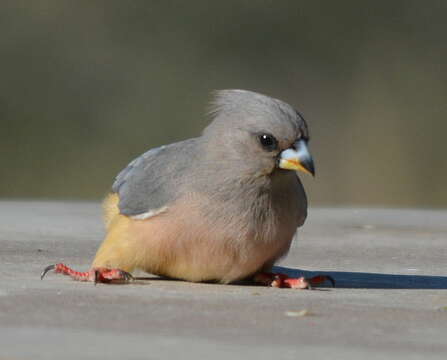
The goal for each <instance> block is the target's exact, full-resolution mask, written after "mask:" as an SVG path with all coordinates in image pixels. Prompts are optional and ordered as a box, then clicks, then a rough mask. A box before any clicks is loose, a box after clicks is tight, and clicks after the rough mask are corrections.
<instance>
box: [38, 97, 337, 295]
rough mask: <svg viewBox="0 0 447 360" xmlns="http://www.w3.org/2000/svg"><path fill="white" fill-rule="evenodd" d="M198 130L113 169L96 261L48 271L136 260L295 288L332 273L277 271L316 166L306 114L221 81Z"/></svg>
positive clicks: (132, 264)
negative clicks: (305, 181)
mask: <svg viewBox="0 0 447 360" xmlns="http://www.w3.org/2000/svg"><path fill="white" fill-rule="evenodd" d="M208 115H209V117H210V118H211V121H210V122H209V124H208V126H206V127H205V129H204V130H203V132H202V133H201V134H200V135H199V136H197V137H194V138H190V139H187V140H183V141H179V142H175V143H172V144H169V145H164V146H161V147H158V148H154V149H151V150H149V151H147V152H145V153H144V154H142V155H140V156H139V157H137V158H136V159H134V160H133V161H131V162H130V163H129V164H128V165H127V167H125V168H124V169H123V170H122V171H121V172H120V173H119V174H118V175H117V176H116V178H115V181H114V183H113V185H112V188H111V191H110V193H109V194H108V195H107V197H106V199H105V200H104V202H103V208H104V219H105V226H106V236H105V239H104V241H103V242H102V244H101V245H100V247H99V249H98V251H97V253H96V256H95V258H94V260H93V262H92V265H91V268H90V270H89V271H86V272H78V271H75V270H73V269H71V268H70V267H68V266H67V265H65V264H62V263H59V264H54V265H50V266H48V267H46V268H45V269H44V271H43V272H42V274H41V278H42V279H43V277H44V276H45V275H46V274H47V272H49V271H54V272H56V273H62V274H65V275H69V276H70V277H72V278H73V279H75V280H80V281H93V282H95V284H96V283H98V282H100V283H108V282H120V281H122V282H126V281H130V280H133V279H134V278H133V276H132V272H134V271H135V270H136V269H139V270H142V271H145V272H147V273H151V274H155V275H160V276H163V277H169V278H174V279H180V280H186V281H191V282H216V283H222V284H228V283H234V282H237V281H241V280H245V279H252V280H254V281H255V282H258V283H261V284H264V285H269V286H274V287H289V288H297V289H305V288H311V287H312V285H315V284H318V283H322V282H324V281H326V280H329V281H331V282H332V283H333V279H332V278H331V277H330V276H325V275H318V276H315V277H313V278H304V277H299V278H291V277H289V276H287V275H285V274H278V273H274V272H272V267H273V265H274V264H275V263H276V262H277V261H278V260H279V259H281V258H283V257H284V256H286V254H287V253H288V251H289V249H290V246H291V243H292V240H293V238H294V236H295V233H296V232H297V229H298V228H299V227H301V226H302V225H303V224H304V222H305V220H306V217H307V207H308V203H307V197H306V193H305V191H304V188H303V185H302V183H301V181H300V178H299V177H298V172H302V173H307V174H311V175H314V174H315V169H314V162H313V159H312V156H311V154H310V152H309V147H308V143H309V130H308V125H307V123H306V121H305V120H304V118H303V116H302V114H301V113H300V112H298V111H297V110H296V109H295V108H294V107H292V106H291V105H289V104H287V103H286V102H283V101H281V100H279V99H276V98H272V97H270V96H267V95H264V94H260V93H257V92H253V91H248V90H238V89H229V90H218V91H215V93H214V96H213V100H212V101H211V106H210V111H209V114H208Z"/></svg>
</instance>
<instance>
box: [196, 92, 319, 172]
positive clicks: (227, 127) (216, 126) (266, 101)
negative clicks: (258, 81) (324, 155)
mask: <svg viewBox="0 0 447 360" xmlns="http://www.w3.org/2000/svg"><path fill="white" fill-rule="evenodd" d="M211 115H212V116H213V121H212V122H211V124H210V125H209V126H208V127H207V128H206V129H205V130H204V135H203V136H204V138H205V139H207V140H208V141H207V144H208V145H209V146H210V147H212V149H209V151H211V152H213V153H214V156H215V157H217V158H218V159H219V161H222V165H223V166H224V165H225V162H226V161H236V162H238V163H240V164H241V166H242V167H243V168H244V169H249V171H250V173H255V174H258V175H269V174H272V173H273V172H275V171H283V170H295V171H302V172H305V173H308V174H312V175H314V174H315V169H314V164H313V160H312V156H311V155H310V152H309V149H308V142H309V131H308V128H307V124H306V122H305V120H304V119H303V117H302V116H301V114H300V113H299V112H298V111H296V110H295V109H294V108H293V107H291V106H290V105H288V104H286V103H285V102H283V101H280V100H277V99H274V98H271V97H268V96H265V95H262V94H258V93H255V92H251V91H246V90H221V91H218V92H216V97H215V99H214V101H213V107H212V111H211Z"/></svg>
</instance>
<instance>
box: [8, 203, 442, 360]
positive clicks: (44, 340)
mask: <svg viewBox="0 0 447 360" xmlns="http://www.w3.org/2000/svg"><path fill="white" fill-rule="evenodd" d="M102 236H103V228H102V224H101V218H100V206H99V204H94V203H73V202H25V201H23V202H21V201H17V202H10V201H3V202H0V245H1V247H0V274H1V276H0V359H1V360H15V359H33V360H35V359H54V358H62V359H106V358H107V359H170V358H174V357H175V356H178V357H179V358H186V359H190V358H191V359H192V358H199V359H202V358H203V359H229V358H231V359H233V358H240V359H272V358H273V359H298V358H305V357H306V358H310V359H359V358H362V359H363V360H369V359H421V358H424V359H446V358H447V291H446V290H447V276H446V274H447V261H446V260H447V211H428V210H421V211H419V210H383V209H374V210H366V209H311V211H310V213H309V218H308V221H307V223H306V225H305V227H304V229H303V230H302V231H301V232H300V234H299V240H298V241H296V242H295V243H294V245H293V248H292V250H291V252H290V254H289V256H288V257H287V258H286V259H285V260H284V261H283V262H282V264H281V266H284V267H287V269H286V270H285V271H289V272H291V273H295V274H299V273H303V272H305V270H306V271H315V272H323V273H329V274H331V275H332V276H333V277H334V278H335V279H336V281H337V288H335V289H330V288H324V289H320V290H314V291H309V290H305V291H300V290H290V289H274V288H264V287H259V286H252V285H214V284H192V283H186V282H180V281H172V280H171V281H170V280H159V279H156V278H150V279H149V280H140V281H138V282H136V283H133V284H128V285H103V284H100V285H98V286H96V287H95V286H93V284H91V283H80V282H74V281H71V280H70V279H69V278H67V277H64V276H61V275H56V274H53V273H50V274H48V276H47V278H45V279H44V280H43V281H40V279H39V274H40V272H41V271H42V269H43V268H44V267H45V266H46V265H48V264H52V263H55V262H59V261H63V262H65V263H67V264H69V265H72V266H73V267H75V268H78V269H81V270H84V269H87V268H88V265H89V262H90V261H91V259H92V257H93V255H94V253H95V250H96V248H97V246H98V244H99V243H100V241H101V239H102ZM298 269H301V270H298ZM283 270H284V269H283ZM303 310H306V311H307V312H308V313H307V315H305V316H289V315H300V314H301V313H300V312H301V311H303ZM288 312H289V313H288ZM290 312H291V313H290ZM301 315H302V314H301ZM300 355H301V357H300Z"/></svg>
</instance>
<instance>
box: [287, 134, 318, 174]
mask: <svg viewBox="0 0 447 360" xmlns="http://www.w3.org/2000/svg"><path fill="white" fill-rule="evenodd" d="M278 167H280V168H281V169H286V170H295V171H303V172H305V173H308V174H311V175H312V176H314V175H315V168H314V161H313V159H312V156H311V155H310V152H309V149H308V147H307V141H306V140H298V141H296V142H295V143H294V144H293V146H292V147H291V148H289V149H286V150H284V151H282V152H281V153H280V154H279V163H278Z"/></svg>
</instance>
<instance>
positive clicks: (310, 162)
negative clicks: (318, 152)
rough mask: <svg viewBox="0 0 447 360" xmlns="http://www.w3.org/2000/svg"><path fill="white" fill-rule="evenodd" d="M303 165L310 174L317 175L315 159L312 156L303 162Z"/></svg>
mask: <svg viewBox="0 0 447 360" xmlns="http://www.w3.org/2000/svg"><path fill="white" fill-rule="evenodd" d="M301 165H303V167H304V168H305V169H306V170H307V171H309V173H310V174H312V176H313V177H315V166H314V161H313V159H312V158H308V159H305V160H304V161H303V162H301Z"/></svg>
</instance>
